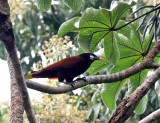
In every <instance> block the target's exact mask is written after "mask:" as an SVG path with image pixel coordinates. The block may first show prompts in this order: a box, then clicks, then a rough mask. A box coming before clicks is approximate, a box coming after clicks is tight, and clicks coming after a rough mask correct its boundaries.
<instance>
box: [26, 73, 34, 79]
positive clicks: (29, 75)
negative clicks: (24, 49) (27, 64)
mask: <svg viewBox="0 0 160 123" xmlns="http://www.w3.org/2000/svg"><path fill="white" fill-rule="evenodd" d="M25 78H26V79H33V77H32V74H31V73H30V74H28V75H25Z"/></svg>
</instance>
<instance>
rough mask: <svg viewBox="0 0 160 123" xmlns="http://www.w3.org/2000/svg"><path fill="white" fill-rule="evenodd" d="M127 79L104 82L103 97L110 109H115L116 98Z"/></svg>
mask: <svg viewBox="0 0 160 123" xmlns="http://www.w3.org/2000/svg"><path fill="white" fill-rule="evenodd" d="M126 80H127V79H126ZM126 80H123V81H118V82H115V83H107V84H104V86H103V90H102V94H101V97H102V100H103V102H104V104H105V105H106V106H107V107H108V108H109V109H111V110H114V109H115V108H116V100H117V98H118V95H119V93H120V91H121V89H122V87H123V86H124V84H125V83H126Z"/></svg>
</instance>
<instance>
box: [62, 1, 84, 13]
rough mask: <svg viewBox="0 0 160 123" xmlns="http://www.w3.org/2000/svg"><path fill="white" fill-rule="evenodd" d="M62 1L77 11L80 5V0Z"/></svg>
mask: <svg viewBox="0 0 160 123" xmlns="http://www.w3.org/2000/svg"><path fill="white" fill-rule="evenodd" d="M63 2H64V4H66V5H67V6H68V7H69V8H71V9H72V10H73V11H79V10H80V9H81V6H82V0H63Z"/></svg>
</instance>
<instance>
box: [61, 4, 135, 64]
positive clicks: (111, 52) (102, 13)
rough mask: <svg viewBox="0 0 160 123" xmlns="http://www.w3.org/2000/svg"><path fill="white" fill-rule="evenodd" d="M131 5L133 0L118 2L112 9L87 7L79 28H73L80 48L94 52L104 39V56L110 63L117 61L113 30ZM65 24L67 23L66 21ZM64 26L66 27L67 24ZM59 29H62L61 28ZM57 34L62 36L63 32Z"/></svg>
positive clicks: (116, 47) (67, 30)
mask: <svg viewBox="0 0 160 123" xmlns="http://www.w3.org/2000/svg"><path fill="white" fill-rule="evenodd" d="M133 5H135V2H130V3H129V4H128V3H123V2H118V4H117V5H116V6H115V7H113V6H112V11H111V10H107V9H94V8H89V9H87V10H86V11H85V12H84V13H83V15H82V16H81V18H80V23H79V29H77V30H74V31H78V32H79V36H78V41H79V44H80V46H81V48H82V49H83V50H84V51H85V52H94V50H95V49H96V47H97V45H98V44H99V42H101V41H102V40H104V39H105V40H104V47H105V56H106V58H107V60H108V62H110V63H112V64H116V63H118V60H119V58H120V55H119V49H118V45H117V41H116V40H115V36H114V32H113V30H114V28H115V26H116V25H117V22H118V21H119V19H120V18H121V16H122V15H123V14H124V13H125V12H126V11H127V10H128V9H129V8H130V7H132V6H133ZM122 8H123V9H122ZM67 22H68V21H67ZM73 22H76V21H73ZM62 25H63V24H62ZM65 25H67V24H66V22H65ZM73 25H74V23H72V24H71V28H72V27H74V26H73ZM66 27H67V28H68V27H69V26H66ZM65 29H66V28H65ZM74 29H75V27H74ZM127 29H128V28H124V29H121V30H125V32H127V31H128V30H129V29H128V30H127ZM60 30H62V28H61V29H60ZM69 31H73V30H69V29H66V30H65V31H64V32H65V33H66V32H69ZM61 32H62V31H61ZM123 33H124V32H123ZM128 34H129V32H128ZM59 35H61V36H62V35H64V33H61V34H59ZM106 48H107V49H106Z"/></svg>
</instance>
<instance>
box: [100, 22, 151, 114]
mask: <svg viewBox="0 0 160 123" xmlns="http://www.w3.org/2000/svg"><path fill="white" fill-rule="evenodd" d="M136 27H138V22H135V23H133V24H131V35H130V39H128V38H126V37H125V36H123V35H121V34H115V37H116V40H117V44H118V46H119V51H120V60H119V62H118V64H117V65H115V67H114V68H113V69H112V70H111V73H115V72H118V71H122V70H124V69H126V68H128V67H131V66H133V65H134V64H137V63H139V62H140V61H142V60H143V59H144V58H145V56H146V54H144V52H146V51H147V50H148V47H149V45H147V44H150V41H151V37H150V38H147V39H145V41H144V42H143V43H142V42H141V39H142V38H141V37H142V36H141V34H140V32H139V31H137V30H136ZM127 40H130V42H128V41H127ZM143 45H145V46H146V47H144V46H143ZM147 72H148V70H145V71H142V72H140V73H137V74H136V75H134V76H132V77H131V78H130V82H129V85H130V86H129V93H131V92H133V91H134V90H135V89H136V88H137V87H138V86H139V85H141V84H142V83H143V82H144V80H145V78H146V75H147ZM128 79H129V78H128ZM124 84H125V80H124V81H121V82H120V81H119V82H116V83H111V84H110V83H107V84H104V87H103V91H102V99H103V101H104V103H105V105H107V106H108V107H109V108H110V109H112V110H113V109H115V105H116V101H117V97H118V95H119V93H120V90H121V89H122V87H123V85H124ZM111 90H112V91H111ZM146 104H147V99H146V97H144V98H143V99H142V100H141V101H140V102H139V104H138V106H137V108H136V110H135V112H136V113H138V114H141V113H143V112H144V111H145V108H146Z"/></svg>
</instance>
